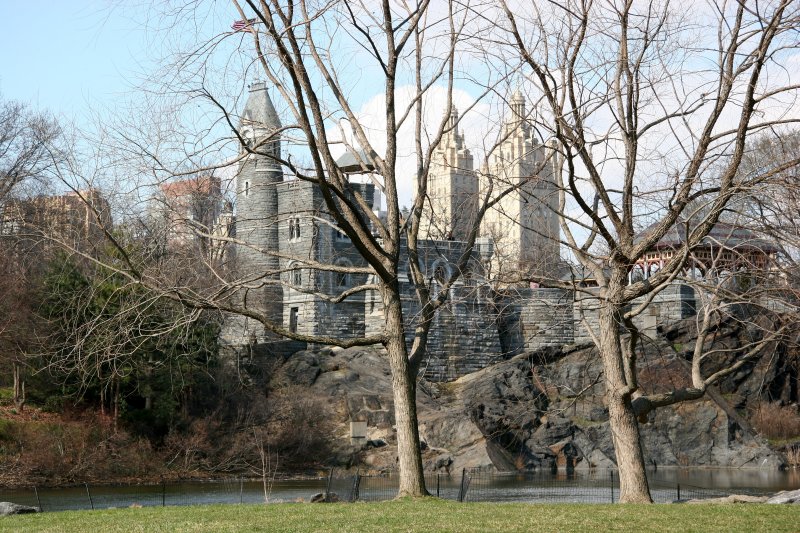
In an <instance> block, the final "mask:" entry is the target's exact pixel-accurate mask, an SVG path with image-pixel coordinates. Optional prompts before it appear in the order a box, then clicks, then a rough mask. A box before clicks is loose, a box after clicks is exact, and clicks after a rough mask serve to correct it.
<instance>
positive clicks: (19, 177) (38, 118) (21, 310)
mask: <svg viewBox="0 0 800 533" xmlns="http://www.w3.org/2000/svg"><path fill="white" fill-rule="evenodd" d="M60 134H61V131H60V128H59V127H58V124H57V123H56V122H55V120H54V119H52V118H51V117H49V116H47V115H46V114H43V113H35V112H32V111H31V110H30V109H28V108H27V106H25V105H24V104H22V103H19V102H14V101H5V100H0V274H2V282H0V300H1V301H2V304H0V306H2V312H0V315H2V319H0V350H2V352H3V353H2V359H3V363H8V364H10V366H11V374H12V375H13V382H14V383H13V386H14V404H15V406H16V407H17V409H20V410H22V409H23V408H24V405H25V401H26V399H25V375H26V373H27V367H28V365H27V357H26V355H27V353H28V352H29V351H30V350H32V349H33V347H34V346H35V338H34V336H33V324H34V322H35V320H34V317H33V316H34V313H33V308H32V303H31V302H32V300H33V294H34V292H35V290H36V284H37V281H38V276H37V272H36V269H34V268H26V266H25V265H26V263H28V262H29V264H36V263H37V262H39V261H37V260H40V259H41V257H40V255H39V254H37V253H36V252H35V251H34V250H31V249H30V247H29V246H24V245H22V243H21V242H20V235H19V234H20V232H21V230H22V228H21V224H20V221H19V217H18V216H17V215H18V213H19V200H20V199H22V198H24V197H26V196H30V195H32V194H35V193H36V192H41V191H42V190H43V187H44V186H45V185H46V184H47V181H48V178H49V176H50V175H49V173H48V169H49V167H50V166H52V165H53V164H54V158H53V155H54V154H55V153H57V151H56V150H55V142H56V140H57V139H58V138H59V137H60Z"/></svg>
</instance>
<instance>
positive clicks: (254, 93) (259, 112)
mask: <svg viewBox="0 0 800 533" xmlns="http://www.w3.org/2000/svg"><path fill="white" fill-rule="evenodd" d="M239 125H240V127H242V126H250V127H252V128H258V129H265V130H267V131H275V130H277V129H280V128H281V119H280V118H278V113H276V112H275V106H273V105H272V100H270V98H269V93H267V84H266V83H264V82H263V81H259V82H256V83H254V84H252V85H251V86H250V94H249V95H248V96H247V103H246V104H245V106H244V110H243V111H242V116H241V120H240V123H239Z"/></svg>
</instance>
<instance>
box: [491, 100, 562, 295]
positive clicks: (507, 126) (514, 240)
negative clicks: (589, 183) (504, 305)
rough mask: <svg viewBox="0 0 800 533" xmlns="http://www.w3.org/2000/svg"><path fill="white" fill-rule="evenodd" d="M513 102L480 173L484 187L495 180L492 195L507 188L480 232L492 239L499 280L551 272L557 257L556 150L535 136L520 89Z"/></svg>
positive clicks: (505, 281)
mask: <svg viewBox="0 0 800 533" xmlns="http://www.w3.org/2000/svg"><path fill="white" fill-rule="evenodd" d="M509 107H510V111H511V113H510V114H509V116H508V118H507V119H506V121H505V123H504V124H503V126H502V129H501V137H500V143H499V144H498V145H497V146H496V147H495V148H494V150H492V152H491V153H490V154H489V161H488V168H485V169H483V170H484V172H483V176H482V178H481V190H483V191H485V190H488V187H489V186H490V185H491V186H492V195H493V197H494V198H497V197H498V195H502V194H505V196H503V197H502V198H501V199H500V200H499V202H498V203H497V204H495V206H494V207H492V208H491V209H490V210H489V211H488V212H487V213H486V215H485V217H484V220H483V222H482V225H481V235H483V236H484V237H490V238H492V239H493V241H494V256H493V258H492V265H491V276H492V278H493V279H494V280H495V281H496V282H497V283H498V284H499V285H508V284H514V282H515V280H518V279H520V278H528V277H530V278H534V279H535V278H546V277H550V276H553V275H555V274H556V272H557V268H558V262H559V243H558V238H559V222H558V216H557V210H558V192H557V188H556V184H555V177H554V168H555V167H554V164H555V157H554V155H555V154H554V152H553V149H552V148H551V147H549V146H546V145H544V144H541V143H540V142H539V141H538V140H537V139H536V137H535V134H534V132H533V128H532V127H531V123H530V121H529V120H528V114H527V113H528V112H527V110H526V102H525V98H524V97H523V96H522V94H521V93H520V92H519V91H515V92H514V94H513V96H512V97H511V102H510V105H509Z"/></svg>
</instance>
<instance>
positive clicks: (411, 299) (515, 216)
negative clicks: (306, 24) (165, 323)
mask: <svg viewBox="0 0 800 533" xmlns="http://www.w3.org/2000/svg"><path fill="white" fill-rule="evenodd" d="M280 128H281V122H280V119H279V117H278V114H277V113H276V111H275V108H274V106H273V104H272V102H271V100H270V98H269V95H268V92H267V89H266V87H265V84H263V83H255V84H253V85H252V86H251V87H250V92H249V95H248V99H247V103H246V105H245V107H244V110H243V111H242V114H241V123H240V130H239V131H240V134H241V136H242V138H243V139H245V140H246V141H247V142H248V143H251V144H252V145H254V146H257V147H258V149H257V151H258V152H259V153H267V154H270V153H271V154H273V155H276V156H279V155H280V154H281V142H280V138H279V135H278V134H277V133H276V132H279V130H280ZM459 130H460V128H459V124H458V114H457V111H456V110H455V109H454V108H453V109H452V110H451V111H450V116H449V120H448V124H447V128H446V132H445V133H444V135H443V138H442V142H441V143H440V145H439V147H438V148H437V149H436V151H435V152H434V155H433V161H432V163H431V169H430V174H429V180H428V187H427V191H428V195H427V198H426V203H425V209H424V212H423V218H422V220H421V222H420V224H421V225H420V231H419V237H420V239H421V240H422V246H421V250H422V258H421V260H422V261H423V262H424V268H425V269H426V271H427V272H429V273H430V278H431V279H441V278H442V276H451V275H452V274H453V268H454V265H453V263H454V262H455V261H457V259H458V258H459V257H460V255H461V253H462V252H463V251H464V246H465V245H464V241H465V240H466V239H467V236H468V234H469V232H470V231H472V230H473V228H474V226H475V224H476V220H477V218H478V210H479V208H480V207H481V205H483V204H484V203H485V201H486V200H487V199H488V201H490V202H493V206H492V207H491V208H490V209H489V210H488V211H487V212H486V213H485V215H484V217H483V220H482V222H481V223H480V226H479V235H480V237H481V238H480V239H479V242H480V245H479V246H477V247H476V248H478V250H476V251H475V252H474V258H475V261H474V263H475V265H476V267H475V269H474V271H472V272H469V273H463V274H464V275H463V276H461V279H460V281H459V282H458V283H457V284H456V286H455V287H454V288H453V290H452V295H451V298H450V303H449V304H448V306H447V309H445V310H443V311H442V312H441V313H439V316H438V317H437V323H436V324H434V326H433V329H432V335H431V337H430V341H429V353H430V354H431V361H430V365H429V366H428V368H426V373H427V374H428V375H429V377H432V378H438V379H448V378H452V377H454V376H456V375H460V374H463V373H464V372H467V371H471V370H475V369H477V367H482V366H485V365H486V364H490V363H491V362H492V359H499V358H502V356H503V352H504V351H505V350H504V347H503V346H502V344H503V343H502V342H501V339H500V332H499V329H500V328H502V324H500V322H501V320H500V318H499V316H498V308H497V305H496V301H495V300H496V298H494V297H493V296H492V295H493V294H496V293H497V292H498V289H504V288H512V287H517V288H519V287H521V286H524V287H528V286H529V283H530V282H531V281H535V280H536V279H537V277H543V276H547V277H550V276H553V275H555V274H556V273H557V269H558V265H559V243H558V235H559V221H558V217H557V211H558V189H557V187H556V184H555V181H554V172H553V169H554V168H555V165H554V161H553V159H554V157H555V155H554V150H553V149H552V147H549V146H547V145H543V144H541V143H539V142H538V141H537V139H536V137H535V134H534V131H533V129H532V126H531V124H530V122H529V121H528V120H527V112H526V105H525V99H524V98H523V97H522V95H521V94H519V93H518V92H517V93H515V94H514V95H513V97H512V99H511V103H510V113H509V115H508V117H507V118H506V120H505V121H504V123H503V126H502V128H501V132H500V136H499V140H498V142H497V143H496V144H495V145H494V146H493V147H490V148H489V149H488V150H487V152H489V157H488V158H487V161H488V163H487V164H486V165H484V166H483V168H481V170H480V172H476V170H475V168H474V161H473V156H472V154H471V153H470V150H469V149H468V148H467V147H466V145H465V139H464V135H463V134H462V133H460V131H459ZM352 159H353V158H352V156H351V155H345V156H344V157H342V158H341V159H340V160H339V161H338V162H337V164H339V165H340V166H341V167H345V166H347V165H348V160H352ZM360 181H369V180H360ZM352 187H353V189H354V190H355V191H357V192H358V193H360V194H361V195H362V196H363V197H364V198H365V200H366V201H367V202H368V203H370V204H371V205H373V206H374V209H375V211H376V212H379V211H380V200H379V196H380V195H379V194H378V193H377V191H376V190H375V187H374V185H373V184H371V183H352ZM415 190H416V188H415ZM235 232H236V238H237V241H238V242H239V243H240V244H239V245H238V246H237V248H236V253H235V261H236V269H237V275H238V276H239V279H240V280H241V281H242V282H243V284H242V285H243V287H244V288H242V289H241V290H240V291H239V292H238V293H237V294H236V295H235V298H237V299H238V300H239V302H238V303H239V304H240V305H244V306H245V307H247V308H248V309H252V310H253V311H256V312H257V313H259V314H262V315H263V316H265V317H266V318H267V319H268V320H269V321H270V322H272V323H274V324H278V325H282V327H283V328H285V329H286V330H289V331H292V332H296V333H298V334H305V335H314V336H327V337H334V338H347V337H354V336H362V335H365V334H369V333H370V332H371V331H373V330H377V329H379V328H382V325H383V317H382V309H381V308H382V304H381V302H380V298H379V297H378V295H377V293H374V292H372V291H367V292H356V293H354V294H353V295H352V296H349V297H348V298H346V299H344V300H343V301H341V302H337V303H332V302H331V301H330V299H331V298H330V297H331V296H337V295H340V294H341V293H342V292H344V291H345V290H347V289H348V288H351V287H355V286H357V285H360V284H363V283H365V282H367V281H368V279H367V278H368V276H367V275H365V274H358V273H342V272H331V271H325V270H324V269H319V268H314V266H315V265H319V264H328V265H340V266H362V265H364V264H365V263H364V261H363V259H362V258H361V257H360V255H359V254H358V252H357V250H356V248H355V246H353V244H352V243H351V242H350V240H349V239H348V237H347V236H346V235H345V234H343V233H342V232H341V231H339V230H338V228H337V227H336V223H335V220H334V218H333V217H332V216H331V215H330V213H329V212H328V209H327V206H326V204H325V202H324V200H323V197H322V194H321V192H320V191H319V189H318V187H317V186H316V185H315V184H313V183H310V182H306V181H302V180H297V179H284V175H283V171H282V169H281V167H280V165H279V164H278V163H276V161H275V160H274V159H272V158H270V157H269V156H267V155H255V154H251V155H247V156H245V157H243V158H242V160H241V162H240V164H239V169H238V173H237V179H236V217H235ZM407 272H408V269H407V267H403V268H401V269H400V276H399V277H400V283H401V286H402V287H403V288H404V289H405V294H406V298H404V307H405V308H404V311H405V316H406V319H407V320H408V321H410V322H413V320H414V318H415V314H416V309H415V301H416V299H415V296H414V291H413V288H412V287H411V286H410V284H409V282H408V276H407ZM265 274H269V275H265ZM522 280H524V282H523V281H522ZM501 292H506V293H507V291H501ZM407 330H408V331H409V332H411V333H410V334H413V328H407ZM274 338H275V337H274V336H273V335H272V334H271V333H270V332H269V331H268V330H265V328H264V326H263V324H262V323H261V322H260V321H258V320H256V319H254V318H253V317H251V318H245V317H242V316H232V317H229V318H228V319H227V320H226V324H225V327H224V328H223V333H222V338H221V340H222V342H223V343H225V344H228V345H231V346H232V347H234V346H242V345H250V346H252V345H255V344H263V343H266V344H269V341H270V340H271V339H274ZM470 354H472V356H470ZM479 354H480V355H479ZM472 367H476V368H472Z"/></svg>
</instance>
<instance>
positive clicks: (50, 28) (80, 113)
mask: <svg viewBox="0 0 800 533" xmlns="http://www.w3.org/2000/svg"><path fill="white" fill-rule="evenodd" d="M135 15H137V13H135V12H134V11H132V10H131V9H130V8H123V6H112V5H111V4H110V3H109V2H108V1H107V0H106V1H102V0H98V1H80V2H78V1H65V0H58V1H53V0H50V1H45V0H26V1H22V2H20V1H12V0H4V1H1V2H0V50H2V53H0V94H2V96H3V98H4V99H7V100H19V101H22V102H26V103H28V104H30V105H31V106H32V107H34V108H38V109H41V110H49V111H52V112H54V113H56V114H63V115H64V116H65V117H67V118H75V119H76V120H78V121H80V120H81V118H82V117H84V116H85V115H86V113H87V110H88V109H89V108H90V107H92V106H93V105H94V104H95V103H101V104H109V103H111V102H113V101H114V99H115V98H117V97H119V96H120V95H122V94H124V93H126V92H128V91H130V89H131V86H132V85H133V84H135V82H136V79H137V72H139V71H140V69H141V68H142V66H143V65H142V64H141V63H140V60H137V58H142V57H145V54H144V51H145V50H146V49H147V47H148V44H147V41H146V37H147V34H146V32H145V31H144V29H143V27H142V25H141V23H140V22H136V21H135V19H136V18H139V17H136V16H135Z"/></svg>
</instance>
